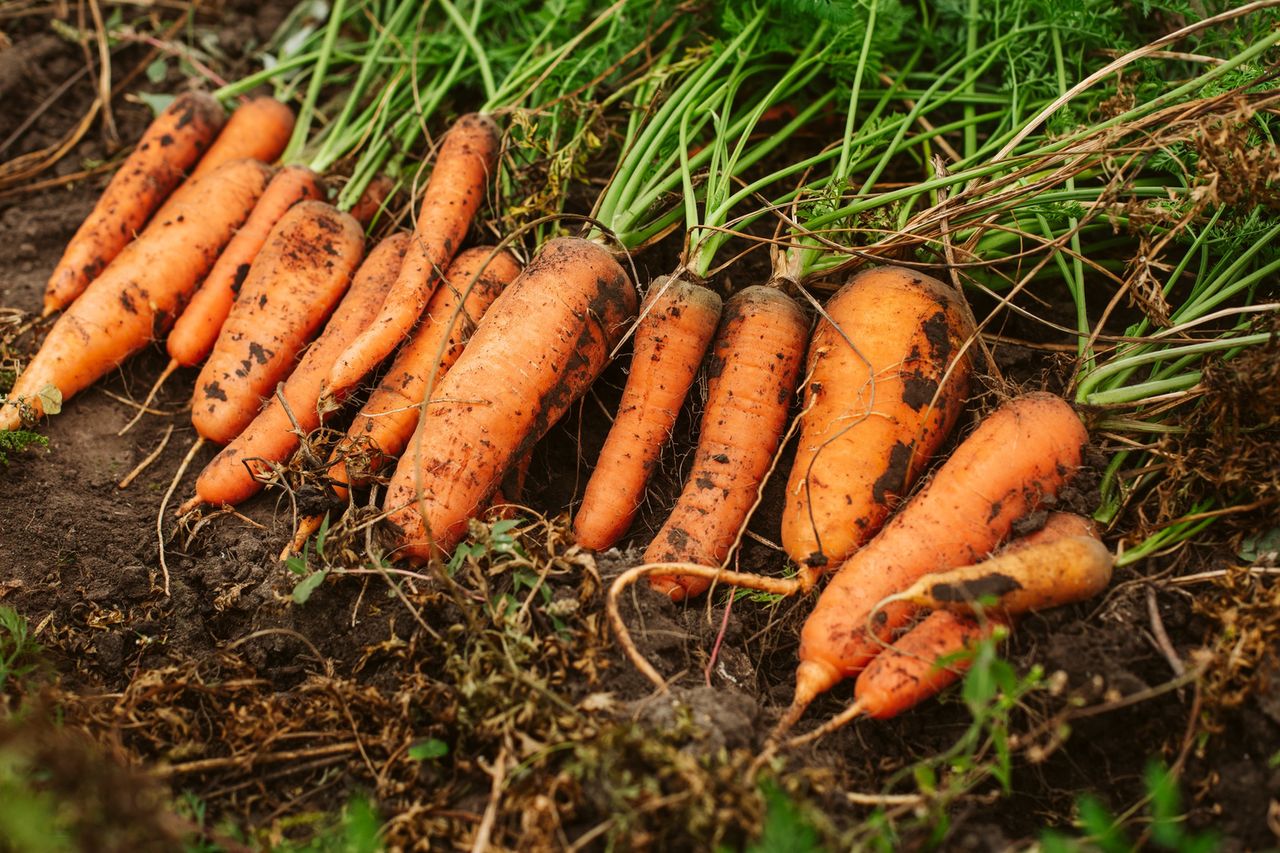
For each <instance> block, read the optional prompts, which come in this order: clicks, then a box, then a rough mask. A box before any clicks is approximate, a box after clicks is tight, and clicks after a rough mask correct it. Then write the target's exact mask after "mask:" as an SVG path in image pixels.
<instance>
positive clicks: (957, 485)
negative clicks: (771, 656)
mask: <svg viewBox="0 0 1280 853" xmlns="http://www.w3.org/2000/svg"><path fill="white" fill-rule="evenodd" d="M1087 443H1088V433H1087V432H1086V431H1085V429H1084V426H1083V424H1081V422H1080V419H1079V417H1077V416H1076V413H1075V411H1074V410H1073V409H1072V408H1071V406H1069V405H1068V404H1067V403H1066V402H1064V401H1063V400H1062V399H1061V398H1059V397H1056V396H1054V395H1052V394H1045V393H1034V394H1027V395H1024V396H1022V397H1016V398H1014V399H1012V400H1010V401H1008V402H1007V403H1005V404H1004V405H1002V406H1000V407H999V408H998V409H996V410H995V411H994V412H992V413H991V414H990V415H989V416H987V418H986V419H985V420H983V421H982V423H981V424H979V425H978V427H977V429H975V430H974V432H973V433H972V434H971V435H970V436H969V437H968V438H966V439H965V440H964V441H963V442H962V443H961V444H960V446H959V447H957V448H956V450H955V452H954V453H952V455H951V457H950V458H949V459H948V460H947V461H946V462H945V463H944V464H943V465H942V467H940V468H939V469H938V471H937V473H936V474H935V475H934V476H933V478H932V479H931V480H930V481H929V482H928V483H927V484H926V485H925V486H924V488H923V489H921V490H920V491H919V492H918V493H916V495H915V496H913V497H912V498H911V499H910V500H909V501H908V502H907V503H906V505H905V506H903V508H902V509H901V511H899V513H898V514H897V515H896V516H895V517H894V518H893V520H892V521H890V522H889V524H887V525H886V526H885V527H884V529H883V530H881V531H880V533H879V534H878V535H877V536H876V537H875V538H874V539H872V540H871V541H870V542H869V543H868V544H867V545H866V546H865V547H864V548H863V549H862V550H860V551H858V552H856V553H855V554H854V555H853V556H852V557H850V558H849V559H848V560H846V561H845V563H844V564H843V565H842V566H841V567H840V570H839V571H838V572H837V573H836V575H835V576H834V577H833V578H832V579H831V582H830V583H828V584H827V587H826V589H824V590H823V592H822V595H821V596H820V597H819V599H818V602H817V604H816V605H815V607H814V609H813V612H812V613H811V614H810V615H809V618H808V620H807V621H806V622H805V625H804V628H803V630H802V632H801V638H800V666H799V667H798V669H797V670H796V695H795V702H794V704H793V706H792V710H791V711H790V712H789V713H788V715H787V717H786V718H784V723H787V722H788V721H794V719H795V718H797V717H798V716H799V714H800V713H802V712H803V709H804V707H806V706H807V705H808V704H809V702H811V701H812V700H813V698H814V697H815V696H817V695H818V694H819V693H822V692H824V691H826V690H828V689H830V688H831V687H832V686H834V685H835V684H836V683H837V682H839V681H840V680H841V679H842V678H844V677H846V676H849V675H853V674H855V673H857V672H859V671H860V670H862V669H863V668H864V667H865V666H866V665H867V663H869V662H870V661H871V659H872V658H873V657H875V655H876V654H878V653H879V652H880V650H881V649H882V648H883V646H884V642H885V638H887V637H888V636H890V635H891V634H892V632H893V631H895V630H897V629H898V628H901V627H902V626H903V625H904V624H905V623H906V621H907V620H908V619H909V618H910V615H911V613H912V608H910V607H909V606H907V605H905V604H895V605H892V606H890V607H887V608H885V609H884V610H883V611H881V614H880V616H878V617H877V618H876V634H875V635H871V634H869V633H868V632H867V626H866V623H867V617H868V615H869V614H870V611H871V609H872V608H873V607H874V606H875V604H876V603H877V602H878V601H880V600H881V599H882V598H884V597H885V596H887V595H891V594H893V593H895V592H898V591H899V590H902V589H904V588H906V587H907V586H909V585H910V584H912V583H913V582H915V581H916V580H917V579H918V578H920V577H921V576H923V575H926V574H929V573H930V572H937V571H945V570H947V569H950V568H953V567H955V566H963V565H968V564H970V563H973V562H975V561H976V560H978V559H981V557H982V556H983V555H985V554H987V553H988V552H990V551H991V550H992V549H993V548H994V547H995V546H996V545H997V544H999V542H1000V541H1001V540H1003V539H1004V538H1005V537H1006V536H1007V535H1008V534H1009V532H1010V530H1011V529H1012V527H1013V523H1014V522H1015V521H1016V520H1018V519H1019V518H1021V517H1023V516H1025V515H1027V514H1028V513H1030V512H1034V511H1035V510H1036V509H1038V508H1039V507H1040V506H1041V505H1042V504H1044V503H1045V502H1046V501H1050V500H1052V499H1053V498H1054V497H1055V496H1056V495H1057V493H1058V491H1059V489H1061V488H1062V487H1063V485H1065V483H1066V482H1067V481H1068V480H1069V479H1070V478H1071V477H1072V476H1073V475H1074V474H1075V472H1076V471H1077V470H1078V469H1079V467H1080V465H1081V460H1082V457H1083V452H1084V447H1085V445H1086V444H1087Z"/></svg>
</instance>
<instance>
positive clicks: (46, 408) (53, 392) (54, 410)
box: [38, 384, 62, 415]
mask: <svg viewBox="0 0 1280 853" xmlns="http://www.w3.org/2000/svg"><path fill="white" fill-rule="evenodd" d="M38 396H39V397H40V410H41V411H42V412H44V413H45V414H46V415H56V414H58V412H61V411H62V392H61V391H59V390H58V387H57V386H56V385H52V384H50V385H46V386H44V387H43V388H41V389H40V394H39V395H38Z"/></svg>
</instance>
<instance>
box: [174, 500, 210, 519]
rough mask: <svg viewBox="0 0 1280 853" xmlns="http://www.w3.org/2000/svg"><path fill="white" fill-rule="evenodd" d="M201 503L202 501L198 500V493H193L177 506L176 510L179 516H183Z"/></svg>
mask: <svg viewBox="0 0 1280 853" xmlns="http://www.w3.org/2000/svg"><path fill="white" fill-rule="evenodd" d="M203 503H204V501H202V500H200V496H199V495H193V496H192V497H191V498H189V499H188V500H187V501H186V502H184V503H183V504H182V505H181V506H180V507H178V509H177V510H176V512H177V514H178V515H179V516H184V515H186V514H187V513H189V512H191V510H193V509H195V508H196V507H198V506H200V505H201V504H203Z"/></svg>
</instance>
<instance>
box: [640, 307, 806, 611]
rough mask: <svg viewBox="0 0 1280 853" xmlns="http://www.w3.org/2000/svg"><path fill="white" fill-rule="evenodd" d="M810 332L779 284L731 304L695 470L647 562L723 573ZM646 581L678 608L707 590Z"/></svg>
mask: <svg viewBox="0 0 1280 853" xmlns="http://www.w3.org/2000/svg"><path fill="white" fill-rule="evenodd" d="M808 334H809V321H808V320H807V319H806V318H805V316H804V312H802V311H801V310H800V307H799V306H798V305H796V303H795V301H794V300H792V299H791V298H790V297H789V296H787V295H786V294H784V293H782V292H781V291H780V290H777V289H776V288H774V287H768V286H755V287H748V288H746V289H745V290H742V291H740V292H739V293H737V294H735V295H734V296H733V297H731V298H730V299H729V301H728V303H727V304H726V305H725V308H724V317H723V318H722V319H721V321H720V328H719V330H718V331H717V332H716V338H715V343H714V344H713V345H712V348H711V357H710V362H709V364H708V369H707V372H708V375H709V376H710V379H709V380H708V386H707V406H706V409H705V411H704V412H703V415H702V431H701V433H700V435H699V437H698V447H697V450H696V451H695V452H694V459H693V469H692V470H691V471H690V473H689V478H688V480H687V481H686V483H685V487H684V491H683V492H681V494H680V498H679V499H678V500H677V501H676V505H675V507H674V509H672V511H671V515H670V516H669V517H668V518H667V521H666V523H665V524H663V526H662V529H661V530H659V531H658V534H657V536H655V537H654V540H653V542H652V543H651V544H650V545H649V547H648V548H647V549H646V550H645V553H644V560H645V562H646V563H697V564H700V565H704V566H718V565H720V564H721V562H722V561H723V560H724V559H725V558H726V557H727V556H728V553H729V549H730V548H731V547H732V545H733V543H734V541H735V540H736V539H737V537H738V535H739V533H740V529H741V527H742V525H743V524H744V523H745V522H746V519H747V515H748V513H749V511H750V508H751V506H752V505H753V504H754V503H755V501H756V498H757V495H758V489H759V487H760V484H761V482H762V481H763V480H764V476H765V474H766V472H767V471H768V470H769V466H770V465H771V464H772V461H773V457H774V454H775V453H776V452H777V449H778V443H779V441H780V440H781V438H782V433H783V431H784V430H785V428H786V425H787V418H788V415H789V413H790V406H791V398H792V395H793V394H794V392H795V388H796V383H797V382H798V380H799V376H800V366H801V363H802V362H803V360H804V349H805V342H806V340H807V339H808ZM649 582H650V584H651V585H652V586H653V588H654V589H656V590H658V591H660V592H663V593H665V594H667V595H669V596H671V598H672V599H674V600H676V601H679V600H682V599H684V598H685V597H687V596H690V595H697V594H698V593H700V592H703V591H704V590H705V589H706V588H707V586H708V585H709V581H707V580H706V579H705V578H703V577H693V576H689V575H653V576H652V577H650V579H649Z"/></svg>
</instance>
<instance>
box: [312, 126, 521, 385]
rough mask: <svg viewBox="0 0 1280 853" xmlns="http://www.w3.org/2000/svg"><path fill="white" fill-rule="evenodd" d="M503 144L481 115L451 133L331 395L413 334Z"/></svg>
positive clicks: (335, 373)
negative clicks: (405, 246)
mask: <svg viewBox="0 0 1280 853" xmlns="http://www.w3.org/2000/svg"><path fill="white" fill-rule="evenodd" d="M500 142H501V138H500V134H499V133H498V126H497V125H496V124H494V122H493V119H491V118H489V117H488V116H486V115H481V114H479V113H472V114H470V115H465V116H463V117H462V118H460V119H458V121H456V122H455V123H454V125H453V127H451V128H450V129H449V132H448V133H447V134H446V135H445V138H444V142H443V143H441V146H440V151H439V153H438V154H437V155H436V166H435V168H434V169H433V170H432V172H431V178H430V179H429V180H428V182H427V189H426V192H425V193H424V194H423V197H422V208H421V210H420V211H419V213H418V221H417V223H416V225H415V227H414V232H413V243H412V245H410V247H409V252H408V254H407V255H405V259H404V266H403V267H401V269H400V277H399V279H397V280H396V286H395V287H394V288H392V290H391V293H390V294H388V295H387V301H386V302H385V303H384V304H383V307H382V310H381V311H380V312H379V313H378V317H377V318H376V319H375V320H374V321H373V323H371V324H370V326H369V328H368V329H366V330H365V332H364V334H362V335H360V337H359V338H357V339H356V340H355V341H353V342H352V344H351V346H350V347H348V349H347V351H346V352H345V353H343V354H342V356H341V357H340V358H339V359H338V361H337V363H336V364H334V366H333V369H332V370H331V371H330V373H329V381H328V386H329V389H330V390H329V391H328V392H327V393H329V394H332V395H333V396H336V397H340V396H341V395H342V394H343V393H345V392H347V391H349V390H350V389H351V388H352V387H353V386H354V385H356V384H357V383H358V382H360V380H361V379H363V378H364V377H365V376H367V375H368V374H369V373H370V372H371V371H372V370H373V369H374V368H375V367H376V366H377V365H378V363H379V362H381V361H382V360H383V359H384V358H386V357H387V356H388V355H390V354H391V351H392V350H394V349H395V348H396V347H397V346H399V345H400V342H401V341H403V340H404V339H405V337H406V336H408V334H409V333H410V332H411V331H412V330H413V327H414V324H415V323H417V321H418V318H419V317H420V316H421V315H422V312H423V311H424V310H425V309H426V307H427V304H428V302H429V301H430V299H431V295H432V293H434V292H435V290H436V288H437V287H438V286H439V284H440V280H441V278H442V277H443V275H444V272H445V270H446V269H447V268H448V266H449V262H450V260H452V258H453V256H454V253H455V252H457V251H458V248H459V247H460V246H461V245H462V241H463V239H464V238H465V237H466V236H467V230H468V229H469V228H470V227H471V220H472V218H473V217H474V216H475V214H476V211H477V210H479V209H480V205H481V203H482V202H483V201H484V195H485V188H486V186H487V184H488V180H489V177H490V176H491V175H492V174H493V171H494V168H495V166H496V165H497V162H498V149H499V147H500Z"/></svg>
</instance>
